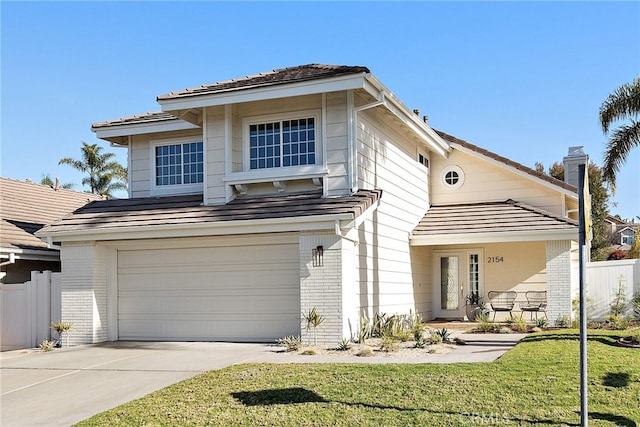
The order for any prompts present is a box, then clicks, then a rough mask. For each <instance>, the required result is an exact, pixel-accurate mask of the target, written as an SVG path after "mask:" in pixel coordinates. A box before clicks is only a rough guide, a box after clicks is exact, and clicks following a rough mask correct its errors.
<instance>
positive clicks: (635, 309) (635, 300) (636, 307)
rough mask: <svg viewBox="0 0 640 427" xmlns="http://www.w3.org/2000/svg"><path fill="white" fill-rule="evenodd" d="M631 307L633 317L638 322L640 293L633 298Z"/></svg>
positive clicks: (639, 316) (639, 318)
mask: <svg viewBox="0 0 640 427" xmlns="http://www.w3.org/2000/svg"><path fill="white" fill-rule="evenodd" d="M631 306H632V307H633V315H634V316H635V317H636V319H637V320H640V292H638V293H637V294H635V295H634V296H633V299H632V300H631Z"/></svg>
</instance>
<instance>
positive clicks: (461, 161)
mask: <svg viewBox="0 0 640 427" xmlns="http://www.w3.org/2000/svg"><path fill="white" fill-rule="evenodd" d="M431 165H432V170H431V198H432V199H431V200H432V203H433V204H434V205H447V204H454V203H474V202H487V201H504V200H507V199H514V200H516V201H518V202H523V203H527V204H529V205H532V206H535V207H538V208H540V209H544V210H547V211H549V212H553V213H556V214H558V215H565V212H564V211H563V206H562V205H563V197H564V196H562V195H561V194H560V193H559V192H558V191H556V190H552V189H551V188H548V187H546V186H544V185H542V184H538V183H535V182H534V181H533V180H531V179H529V178H526V177H523V176H520V175H518V174H516V173H514V172H510V171H508V170H506V169H504V168H501V167H499V166H497V165H493V164H491V163H489V162H487V161H483V160H481V159H478V158H476V157H474V156H472V155H470V154H466V153H463V152H461V151H460V150H453V152H451V154H450V155H449V158H447V159H443V158H439V157H435V156H432V159H431ZM454 165H455V166H459V167H460V168H461V169H462V171H463V173H464V175H465V177H464V184H463V185H462V187H460V188H459V189H457V190H451V189H448V188H446V187H445V185H444V183H443V181H442V175H443V171H444V170H445V168H446V167H448V166H454Z"/></svg>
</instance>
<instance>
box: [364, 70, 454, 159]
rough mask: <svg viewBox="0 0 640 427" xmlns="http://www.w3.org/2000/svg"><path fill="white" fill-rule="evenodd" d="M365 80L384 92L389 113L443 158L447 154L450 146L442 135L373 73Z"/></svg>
mask: <svg viewBox="0 0 640 427" xmlns="http://www.w3.org/2000/svg"><path fill="white" fill-rule="evenodd" d="M367 81H368V82H369V83H370V84H371V85H373V87H375V88H377V89H378V91H383V92H384V99H385V103H384V105H385V107H386V108H387V109H388V110H389V111H390V112H391V113H393V114H394V115H395V116H396V117H398V118H399V119H400V120H401V121H402V122H404V123H405V124H406V125H407V126H409V128H411V130H413V131H414V132H415V133H416V134H417V135H418V136H419V137H420V138H421V139H422V140H423V141H424V142H425V143H426V144H427V145H428V146H429V147H431V148H432V149H433V150H434V151H435V152H436V153H438V154H440V155H441V156H442V157H445V158H446V157H447V156H448V153H449V152H450V151H451V146H450V145H449V143H448V142H447V141H445V140H444V139H442V137H441V136H440V135H438V134H437V133H436V131H434V130H433V129H431V127H429V126H428V125H427V124H426V123H425V122H424V121H422V120H421V119H420V117H417V116H416V115H415V114H414V113H413V111H410V110H409V107H407V106H406V105H405V104H404V103H403V102H402V101H401V100H400V99H399V98H398V97H397V96H395V95H394V94H393V92H391V91H390V90H389V89H388V88H387V87H386V86H385V85H384V84H383V83H382V82H381V81H380V80H378V78H377V77H375V76H374V75H373V74H368V75H367ZM367 88H368V87H365V89H367ZM368 92H369V93H371V94H372V95H373V96H376V97H377V95H376V94H374V93H372V91H371V90H370V89H369V90H368Z"/></svg>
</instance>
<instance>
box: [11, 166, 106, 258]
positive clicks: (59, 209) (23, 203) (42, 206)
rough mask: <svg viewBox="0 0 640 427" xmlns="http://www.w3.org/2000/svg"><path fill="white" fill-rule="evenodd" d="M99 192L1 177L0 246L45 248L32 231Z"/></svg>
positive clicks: (72, 209)
mask: <svg viewBox="0 0 640 427" xmlns="http://www.w3.org/2000/svg"><path fill="white" fill-rule="evenodd" d="M100 199H101V197H100V196H96V195H95V194H91V193H82V192H79V191H72V190H65V189H62V188H61V189H58V190H57V191H56V190H54V189H53V188H51V187H49V186H46V185H40V184H35V183H32V182H24V181H18V180H14V179H9V178H2V177H0V216H1V223H0V247H2V248H5V249H44V248H46V247H47V245H46V244H45V243H44V242H43V241H42V240H40V239H38V238H37V237H35V236H34V235H33V233H35V232H36V231H37V230H39V229H40V228H42V227H43V226H44V225H45V224H49V223H51V222H54V221H56V220H59V219H60V218H62V217H63V216H65V215H67V214H68V213H70V212H72V211H74V210H76V209H78V208H79V207H81V206H84V205H86V204H87V203H89V202H90V201H93V200H100Z"/></svg>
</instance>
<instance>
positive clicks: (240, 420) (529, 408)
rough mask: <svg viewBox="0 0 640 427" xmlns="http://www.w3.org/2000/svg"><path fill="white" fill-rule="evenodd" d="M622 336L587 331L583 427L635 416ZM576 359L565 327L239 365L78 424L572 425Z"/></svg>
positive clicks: (631, 367)
mask: <svg viewBox="0 0 640 427" xmlns="http://www.w3.org/2000/svg"><path fill="white" fill-rule="evenodd" d="M624 335H625V333H624V332H620V331H590V334H589V341H588V358H589V371H588V377H589V378H588V379H589V382H588V386H589V412H590V414H591V417H590V423H589V425H590V426H614V425H621V426H636V425H637V423H640V350H637V349H629V348H621V347H616V346H615V339H616V338H617V337H619V336H624ZM627 335H628V334H627ZM311 360H312V359H310V361H311ZM579 360H580V356H579V342H578V332H577V331H576V330H565V331H555V332H546V333H538V334H534V335H531V336H529V337H527V338H525V340H523V341H522V342H521V343H520V344H518V345H517V346H516V348H514V349H513V350H511V351H510V352H508V353H507V354H506V355H504V356H503V357H502V358H501V359H500V360H498V361H496V362H494V363H487V364H484V363H483V364H450V365H436V364H423V365H410V364H392V365H365V364H291V365H273V364H253V365H238V366H233V367H230V368H227V369H222V370H219V371H211V372H207V373H205V374H201V375H198V376H196V377H194V378H191V379H189V380H186V381H183V382H181V383H178V384H175V385H173V386H170V387H167V388H165V389H163V390H160V391H158V392H155V393H152V394H150V395H148V396H146V397H144V398H142V399H139V400H136V401H133V402H130V403H127V404H125V405H122V406H120V407H118V408H115V409H113V410H110V411H107V412H104V413H102V414H99V415H96V416H95V417H93V418H90V419H88V420H86V421H84V422H82V423H80V425H82V426H93V425H98V426H101V425H136V426H139V425H145V426H155V425H224V426H231V425H234V426H235V425H244V426H276V425H277V426H325V425H343V426H354V425H359V426H410V425H415V426H458V425H460V426H469V425H540V424H542V425H579V423H580V416H579V410H580V396H579V388H580V386H579V384H580V374H579Z"/></svg>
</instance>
